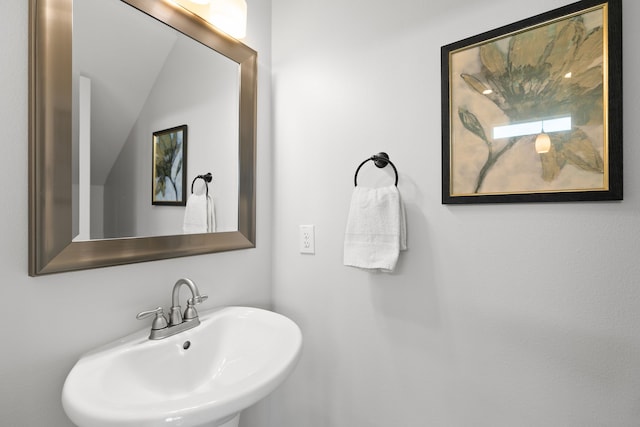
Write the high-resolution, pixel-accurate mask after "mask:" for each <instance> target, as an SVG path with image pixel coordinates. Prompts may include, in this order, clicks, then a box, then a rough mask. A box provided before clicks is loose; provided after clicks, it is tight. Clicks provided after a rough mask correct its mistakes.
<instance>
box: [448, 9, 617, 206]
mask: <svg viewBox="0 0 640 427" xmlns="http://www.w3.org/2000/svg"><path fill="white" fill-rule="evenodd" d="M600 49H601V50H600ZM599 52H602V57H601V58H600V57H599V55H600V54H599ZM441 64H442V76H441V78H442V81H441V86H442V203H443V204H466V203H513V202H568V201H604V200H622V198H623V188H622V186H623V177H622V0H608V1H602V0H582V1H579V2H576V3H573V4H569V5H567V6H564V7H561V8H558V9H554V10H552V11H549V12H546V13H542V14H540V15H536V16H533V17H530V18H527V19H524V20H522V21H518V22H515V23H512V24H509V25H506V26H503V27H500V28H497V29H494V30H491V31H487V32H485V33H482V34H479V35H476V36H473V37H469V38H466V39H464V40H460V41H458V42H455V43H451V44H448V45H445V46H442V48H441ZM572 69H573V71H572ZM598 71H600V73H599V72H598ZM565 110H566V113H564V112H563V111H565ZM563 114H564V115H563ZM566 114H568V116H567V115H566ZM567 118H568V122H569V123H568V124H567V123H566V122H567ZM501 121H502V122H503V123H502V124H503V126H497V125H496V123H499V122H501ZM487 123H489V124H492V125H495V126H494V127H493V128H492V130H493V133H492V134H490V136H488V135H489V132H488V129H487ZM557 123H564V125H566V126H565V127H564V129H565V130H560V131H555V130H554V132H548V136H549V138H548V141H547V144H546V147H544V146H543V145H545V144H544V137H542V136H541V137H540V138H538V136H537V135H540V134H543V133H544V134H547V131H546V130H545V129H544V126H545V125H547V128H553V129H555V128H558V129H560V128H562V127H561V126H553V124H557ZM538 124H539V125H540V131H539V132H533V131H532V130H531V129H529V130H528V132H531V133H529V134H521V135H519V136H504V135H511V134H512V133H513V134H515V133H517V132H512V131H513V130H516V129H517V128H518V127H517V126H513V125H521V126H520V127H526V126H532V129H533V127H535V126H537V125H538ZM498 131H500V132H498ZM523 132H526V130H523ZM494 137H495V138H494ZM600 139H601V140H600ZM536 140H539V141H540V147H539V150H540V151H537V150H538V149H534V147H535V141H536ZM529 145H530V146H531V147H529ZM516 148H517V149H516ZM545 149H547V150H548V151H547V152H543V151H544V150H545ZM536 161H537V162H538V163H539V164H538V165H536V164H535V162H536ZM600 175H601V178H600ZM560 178H561V179H560ZM600 183H601V185H600Z"/></svg>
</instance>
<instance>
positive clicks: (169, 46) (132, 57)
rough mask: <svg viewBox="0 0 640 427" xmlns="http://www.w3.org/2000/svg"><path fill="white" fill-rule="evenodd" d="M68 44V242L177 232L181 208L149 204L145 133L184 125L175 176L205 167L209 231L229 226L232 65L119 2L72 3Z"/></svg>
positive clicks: (234, 129)
mask: <svg viewBox="0 0 640 427" xmlns="http://www.w3.org/2000/svg"><path fill="white" fill-rule="evenodd" d="M114 28H117V29H118V30H117V31H113V29H114ZM72 45H73V100H74V104H73V131H74V134H73V142H74V163H73V164H74V181H73V183H74V187H73V188H74V194H73V200H74V214H76V216H75V218H77V219H75V220H74V229H73V235H74V240H76V241H79V240H87V239H102V238H119V237H142V236H160V235H172V234H180V233H182V232H183V221H184V217H185V207H184V206H154V205H152V203H151V199H152V194H151V192H152V190H151V183H152V169H153V168H152V158H153V152H152V138H151V135H152V134H153V133H154V132H157V131H160V130H163V129H168V128H173V127H175V126H178V125H182V124H186V125H187V126H188V141H185V144H184V145H185V148H188V149H187V150H186V151H185V152H186V153H187V156H186V157H187V158H186V159H184V160H185V161H182V159H181V158H179V159H177V161H176V162H175V165H174V171H175V173H176V174H178V175H181V176H184V177H186V181H187V183H188V185H189V184H190V183H191V182H192V180H193V179H194V178H195V177H196V176H197V175H202V174H205V173H207V172H211V173H212V174H213V175H214V178H215V179H214V181H213V182H212V183H211V184H209V195H210V197H211V202H212V203H211V210H212V215H214V217H215V223H216V229H215V231H236V230H237V228H238V223H237V216H238V193H237V188H238V108H239V105H238V101H239V98H238V95H239V83H240V82H239V73H238V64H237V63H236V62H234V61H232V60H230V59H229V58H227V57H225V56H223V55H219V54H217V53H216V52H215V51H212V49H211V48H210V47H208V46H205V45H203V44H202V43H199V42H197V41H195V40H193V39H191V38H189V37H187V36H185V35H184V34H182V33H180V32H178V31H176V30H175V29H173V28H171V27H169V26H167V25H166V24H164V23H162V22H160V21H158V20H156V19H154V18H152V17H150V16H148V15H146V14H144V13H141V12H139V11H138V10H136V9H134V8H132V7H131V6H130V5H128V4H126V3H123V2H118V1H108V2H105V1H104V0H75V1H74V4H73V44H72ZM80 100H82V101H80ZM187 144H188V145H187ZM78 156H83V157H86V158H85V159H82V158H81V159H78ZM76 159H78V160H77V161H76ZM167 179H168V178H167ZM177 182H178V184H180V183H181V182H182V180H177ZM178 190H179V192H180V193H181V194H183V195H184V196H186V197H188V196H189V195H190V188H186V189H185V188H179V189H178ZM203 190H204V188H203V186H202V182H200V183H198V185H197V186H194V192H195V193H196V194H198V193H201V192H203ZM174 196H175V195H174ZM193 205H194V204H192V207H191V209H192V210H193Z"/></svg>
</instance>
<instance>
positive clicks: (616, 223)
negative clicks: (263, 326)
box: [257, 0, 640, 427]
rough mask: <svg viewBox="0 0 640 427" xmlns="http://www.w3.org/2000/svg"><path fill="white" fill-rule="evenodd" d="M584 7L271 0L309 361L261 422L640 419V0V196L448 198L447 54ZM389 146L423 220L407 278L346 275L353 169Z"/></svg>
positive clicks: (278, 169) (628, 153) (639, 155)
mask: <svg viewBox="0 0 640 427" xmlns="http://www.w3.org/2000/svg"><path fill="white" fill-rule="evenodd" d="M568 3H570V0H562V1H560V0H539V1H536V2H532V1H527V0H483V1H476V0H448V1H446V2H434V1H424V0H398V1H395V2H389V1H381V0H373V1H371V0H367V1H365V0H350V1H342V0H326V1H322V2H304V1H303V2H301V1H297V0H273V36H272V37H273V88H274V94H273V99H274V166H273V170H274V194H275V203H274V208H275V210H274V220H275V227H274V234H273V235H274V242H275V247H274V253H275V254H276V256H275V258H274V280H273V283H274V296H273V298H274V302H275V308H276V309H277V310H278V311H280V312H283V313H284V314H286V315H288V316H290V317H291V318H293V319H294V320H295V321H297V322H298V324H299V325H300V326H301V328H302V331H303V334H304V351H303V356H302V359H301V361H300V364H299V366H298V368H297V370H296V371H295V372H294V374H293V375H292V377H290V379H289V380H288V381H287V382H286V383H285V385H284V387H283V388H281V389H280V390H279V391H278V392H277V393H276V394H275V395H274V396H273V398H272V399H271V409H272V410H271V415H270V421H269V422H266V421H265V422H263V423H262V424H257V425H261V426H267V425H268V426H271V427H302V426H304V427H327V426H331V427H345V426H350V427H362V426H366V427H374V426H380V427H382V426H385V427H386V426H394V427H400V426H403V427H404V426H406V427H416V426H429V427H437V426H443V427H471V426H473V427H500V426H505V427H511V426H536V427H538V426H545V427H550V426H558V427H560V426H562V427H566V426H608V427H611V426H629V427H631V426H637V425H638V423H639V421H638V420H640V268H639V263H638V256H639V255H640V246H639V245H640V243H639V241H640V196H639V195H638V194H639V193H640V188H639V186H640V185H639V182H640V171H639V170H638V168H635V167H633V166H632V165H634V164H635V163H636V162H640V148H639V145H638V144H637V142H636V139H637V138H636V135H638V134H640V121H638V120H637V117H638V113H639V108H640V104H639V103H638V99H640V84H639V83H638V81H637V79H635V76H637V75H638V74H639V73H640V61H639V60H640V55H639V54H638V51H637V49H636V46H635V41H636V40H638V39H640V28H639V27H638V26H637V25H635V21H636V20H637V19H638V18H640V3H638V2H635V1H629V0H625V2H624V8H625V12H624V31H625V32H624V37H625V46H624V74H625V76H626V77H627V78H626V79H625V91H624V92H625V95H624V96H625V98H624V112H625V130H624V136H625V146H624V155H625V165H626V168H625V171H624V182H625V200H624V201H623V202H622V203H615V202H614V203H571V204H513V205H482V206H470V205H467V206H443V205H442V204H441V203H440V197H441V194H440V188H441V187H440V185H441V184H440V183H441V175H440V174H441V167H440V161H441V149H440V141H441V133H440V46H442V45H445V44H448V43H451V42H454V41H457V40H461V39H463V38H465V37H468V36H472V35H475V34H479V33H481V32H483V31H486V30H489V29H492V28H497V27H499V26H502V25H505V24H508V23H511V22H515V21H517V20H520V19H523V18H526V17H528V16H532V15H535V14H538V13H541V12H544V11H547V10H551V9H554V8H556V7H560V6H562V5H565V4H568ZM379 151H386V152H388V153H389V154H390V156H391V159H392V161H394V163H395V165H396V166H397V167H398V169H399V172H400V184H399V188H400V191H401V193H402V194H403V196H404V199H405V201H406V205H407V210H408V227H409V251H408V252H406V253H404V254H402V255H401V259H400V262H399V266H398V268H397V270H396V272H395V273H394V274H391V275H386V274H371V273H367V272H363V271H358V270H355V269H351V268H348V267H344V266H343V265H342V244H343V234H344V228H345V224H346V218H347V209H348V203H349V198H350V196H351V191H352V186H353V184H352V182H353V174H354V172H355V168H356V166H357V165H358V164H359V163H360V162H361V161H362V160H364V159H366V158H367V157H368V156H370V155H372V154H374V153H377V152H379ZM363 169H365V168H363ZM373 169H375V168H373ZM372 173H377V174H379V175H378V176H379V177H380V182H381V183H382V182H387V183H388V182H389V181H388V180H389V179H390V178H389V177H388V176H385V175H384V173H381V172H379V171H373V172H372ZM385 179H387V181H385ZM299 224H315V226H316V255H314V256H313V255H311V256H310V255H301V254H299V253H298V251H297V249H298V245H297V242H298V225H299Z"/></svg>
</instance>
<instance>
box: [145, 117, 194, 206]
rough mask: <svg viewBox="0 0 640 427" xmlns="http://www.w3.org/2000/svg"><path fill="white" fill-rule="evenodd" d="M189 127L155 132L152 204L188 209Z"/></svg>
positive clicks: (177, 127) (183, 126)
mask: <svg viewBox="0 0 640 427" xmlns="http://www.w3.org/2000/svg"><path fill="white" fill-rule="evenodd" d="M186 169H187V125H182V126H176V127H174V128H171V129H165V130H161V131H157V132H154V133H153V169H152V172H153V176H152V181H151V182H152V191H151V204H153V205H168V206H185V205H186V204H187V198H186V195H185V189H186V188H187V181H186V180H187V174H186Z"/></svg>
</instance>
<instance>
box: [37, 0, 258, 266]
mask: <svg viewBox="0 0 640 427" xmlns="http://www.w3.org/2000/svg"><path fill="white" fill-rule="evenodd" d="M81 1H84V0H75V1H74V0H32V1H31V4H30V42H29V49H30V52H29V59H30V64H29V72H30V76H29V93H30V96H29V100H30V105H29V134H30V136H29V149H30V153H29V190H30V194H29V212H30V213H29V215H30V227H29V234H30V235H29V244H30V246H29V274H30V275H32V276H35V275H41V274H49V273H56V272H61V271H70V270H78V269H86V268H94V267H103V266H110V265H119V264H126V263H133V262H142V261H150V260H157V259H164V258H172V257H179V256H189V255H197V254H204V253H211V252H219V251H226V250H234V249H242V248H251V247H254V246H255V155H256V146H255V144H256V141H255V140H256V130H255V127H256V72H257V61H256V59H257V54H256V52H255V51H253V50H252V49H250V48H249V47H247V46H246V45H244V44H242V43H241V42H239V41H237V40H235V39H233V38H231V37H229V36H227V35H225V34H224V33H222V32H220V31H218V30H216V29H215V28H214V27H213V26H211V25H210V24H208V23H207V22H206V21H204V20H203V19H201V18H199V17H198V16H196V15H194V14H192V13H190V12H189V11H187V10H185V9H183V8H182V7H180V6H178V5H176V4H175V3H173V2H172V1H170V0H122V3H120V2H106V3H112V4H113V3H115V4H113V6H115V5H117V6H118V7H121V6H122V7H124V8H125V9H126V11H127V13H131V14H134V15H132V17H130V18H122V19H132V20H138V21H139V20H141V19H142V20H147V21H145V22H151V23H153V24H158V22H156V21H159V22H162V23H164V25H165V26H166V28H165V29H164V30H165V33H164V34H165V36H158V35H157V34H153V35H152V38H154V39H156V38H158V37H165V38H168V39H171V40H172V42H170V47H169V48H166V47H165V56H164V57H160V59H156V60H155V61H156V62H162V63H164V64H165V66H164V67H163V68H162V67H161V68H158V69H159V70H160V71H149V72H150V74H153V73H155V74H156V75H158V76H160V75H164V74H167V73H166V69H167V66H166V64H167V63H169V64H177V65H178V67H177V68H178V69H179V70H180V72H179V73H177V74H178V75H181V76H182V80H181V81H169V82H168V83H167V84H165V85H164V88H165V90H164V91H163V92H153V91H152V90H151V89H149V88H146V89H145V90H146V91H147V92H146V93H143V94H142V95H139V96H138V99H140V101H139V102H137V103H136V102H132V101H126V102H125V103H124V107H126V108H130V109H133V110H137V113H138V114H137V115H131V116H127V117H126V118H124V119H123V117H124V116H117V114H116V116H117V118H116V119H114V121H113V122H109V121H108V120H107V119H106V118H105V119H102V118H101V117H100V116H98V117H96V118H95V120H94V119H93V118H92V119H91V120H90V121H89V123H90V128H91V133H90V135H91V138H90V140H91V143H90V144H89V145H87V147H91V148H90V150H89V152H95V153H99V149H98V148H94V140H95V142H99V145H100V146H102V145H104V144H103V143H102V142H101V140H100V138H105V139H108V140H118V141H119V144H120V146H119V147H117V148H115V149H112V153H115V154H111V157H112V158H113V159H119V160H118V161H116V160H112V161H111V162H108V163H107V165H108V166H107V167H106V168H103V170H102V172H101V173H102V177H103V178H102V179H103V181H100V180H98V181H95V180H90V178H88V177H87V175H90V173H89V172H87V170H86V169H87V168H84V170H83V167H80V168H77V167H76V166H75V165H76V164H78V163H77V159H78V158H80V160H82V159H83V158H84V159H86V158H87V157H89V158H90V154H86V153H87V151H86V150H84V152H83V149H82V148H81V147H83V145H82V143H81V141H82V140H83V139H82V136H81V135H80V134H81V133H82V131H81V130H78V129H82V128H81V127H78V126H79V122H82V121H83V114H82V112H83V111H89V112H90V115H94V114H96V115H97V112H98V111H100V109H101V107H100V108H98V107H97V106H96V105H97V104H98V103H100V102H103V103H105V104H107V105H111V106H112V107H113V108H114V109H124V107H123V106H119V104H118V103H117V102H115V101H114V100H113V99H111V98H108V97H109V96H111V95H113V94H114V93H115V92H117V91H116V90H115V89H114V90H104V89H103V88H101V87H100V85H101V84H102V83H101V82H102V80H101V79H102V77H99V76H98V74H99V73H97V72H96V70H99V69H103V70H104V69H105V68H108V67H106V66H105V65H104V63H103V64H102V65H98V66H97V67H96V68H94V69H93V70H90V69H88V68H84V69H81V68H83V67H84V66H83V65H81V64H82V62H81V60H80V59H79V58H80V57H79V56H76V57H75V59H73V58H74V55H77V51H79V50H84V51H87V50H88V51H91V50H92V48H93V52H94V54H95V55H96V56H99V57H100V58H99V59H102V60H104V58H105V57H107V58H108V57H109V55H107V54H106V52H100V49H107V47H102V48H100V49H98V50H95V49H96V47H97V46H96V44H97V43H94V44H93V45H92V44H91V43H89V44H88V45H85V46H84V47H83V46H81V43H79V42H77V41H76V42H75V44H74V43H73V42H72V40H74V38H73V37H74V36H73V34H72V27H78V26H79V25H78V23H77V22H74V20H75V19H77V18H78V17H74V16H73V13H74V11H75V10H78V13H80V11H81V10H82V6H81V5H80V3H79V2H81ZM74 3H75V4H74ZM98 3H103V4H104V3H105V2H98ZM138 21H136V22H138ZM80 27H81V26H80ZM112 27H114V28H115V29H114V30H112V31H114V32H115V31H119V30H120V29H119V27H118V25H112ZM146 27H147V26H146V24H136V25H135V31H134V33H135V32H142V31H143V28H146ZM167 30H168V32H167ZM78 31H80V30H79V29H78ZM121 32H122V33H126V32H125V31H124V30H123V31H121ZM167 34H168V35H167ZM112 36H113V34H112ZM97 37H98V38H100V39H101V40H100V43H102V42H103V41H104V38H105V37H104V36H102V37H100V36H97ZM83 38H84V39H85V41H87V40H88V39H90V37H89V36H86V37H83ZM115 38H116V37H115V36H113V37H108V39H115ZM129 41H130V43H129V45H133V44H134V42H133V40H131V39H129ZM156 41H157V43H154V47H155V44H158V45H160V44H161V43H160V42H159V41H158V40H156ZM193 41H196V42H197V43H195V44H191V45H188V43H192V42H193ZM125 42H126V39H125ZM183 44H184V45H188V46H190V47H189V48H187V50H181V51H177V50H176V49H175V47H176V46H179V45H183ZM146 45H147V46H149V42H146ZM126 47H131V46H126ZM124 49H125V45H120V47H118V48H115V50H116V51H118V50H119V51H122V50H124ZM148 50H151V49H148ZM167 51H169V52H174V53H175V52H178V54H179V55H181V56H180V59H178V60H173V61H172V60H170V58H172V57H171V56H170V55H169V54H167ZM72 52H73V53H72ZM185 52H187V53H185ZM101 54H102V55H101ZM189 55H193V56H192V57H191V58H190V59H189V58H188V57H189ZM203 55H204V56H203ZM168 58H169V59H168ZM185 58H186V59H185ZM128 61H130V60H128ZM152 62H153V61H151V60H147V61H146V62H145V63H146V64H148V65H149V64H151V63H152ZM195 63H197V64H199V65H200V67H195V65H194V64H195ZM207 63H217V64H218V65H214V67H221V68H214V69H208V68H205V65H204V64H207ZM98 64H100V63H98ZM220 64H222V65H220ZM128 65H129V63H128V62H127V64H123V65H121V67H119V69H118V67H112V68H115V71H120V72H122V71H127V70H129V67H128ZM149 69H151V67H150V65H149ZM203 73H204V74H203ZM212 73H218V74H224V76H226V77H224V78H220V79H211V80H212V81H213V82H214V83H211V82H209V83H210V84H208V85H206V86H205V84H204V83H203V82H198V84H199V85H202V88H201V89H200V90H197V88H194V86H193V85H191V86H190V85H188V84H186V83H185V81H186V80H189V79H195V77H196V76H198V75H210V74H212ZM79 75H83V76H84V77H89V80H90V84H89V87H90V88H91V90H90V91H89V93H90V94H91V95H90V98H89V99H90V101H88V102H89V104H88V105H90V108H88V109H87V108H86V105H87V104H86V102H87V100H86V98H83V97H81V96H80V94H81V93H84V94H86V91H84V92H83V89H80V88H81V85H80V84H79V83H78V81H79V77H78V76H79ZM128 76H129V77H131V79H130V80H131V81H129V82H128V83H129V84H132V81H136V80H135V78H134V77H136V76H134V75H133V72H131V74H128ZM138 78H139V77H138ZM158 80H161V79H160V78H158V79H153V81H154V82H156V81H158ZM125 81H126V80H125ZM138 81H139V80H138ZM227 81H229V82H230V83H229V84H228V85H227V83H226V82H227ZM219 82H224V84H218V83H219ZM134 85H135V86H136V89H139V88H138V86H142V83H137V84H134ZM153 86H158V85H156V84H154V85H153ZM187 87H190V89H189V90H187ZM180 88H184V89H185V90H184V91H183V92H181V91H180ZM118 89H119V90H121V89H122V88H118ZM126 91H127V90H125V92H126ZM131 91H132V90H129V92H131ZM189 91H190V93H188V92H189ZM211 91H215V93H213V92H211ZM143 92H144V91H143ZM222 92H224V94H222V95H219V94H221V93H222ZM194 93H195V94H196V95H194ZM198 93H205V94H211V95H205V96H200V98H199V99H191V97H192V96H197V94H198ZM99 95H100V96H99ZM105 96H106V97H107V99H103V98H104V97H105ZM212 98H220V99H221V100H222V101H219V100H218V105H216V106H215V107H213V110H199V111H197V112H195V113H194V112H193V111H194V109H195V108H196V107H198V106H199V105H200V104H202V101H203V100H211V99H212ZM83 99H84V100H85V101H84V102H85V104H82V102H83V101H82V100H83ZM158 99H159V100H172V101H173V102H171V104H177V105H178V107H176V108H175V109H173V110H170V111H167V110H166V109H164V110H162V109H161V108H154V109H155V110H159V109H160V110H162V114H160V115H159V116H157V117H156V116H151V115H149V114H147V110H150V109H152V108H146V109H145V104H146V105H147V106H148V105H155V106H156V107H157V106H158V105H159V104H161V103H162V102H161V101H158ZM185 101H186V102H185ZM134 104H135V105H134ZM167 104H169V103H167ZM83 105H84V107H83ZM116 106H119V107H116ZM223 107H224V108H223ZM83 108H84V109H83ZM105 111H107V112H109V109H108V108H107V109H105ZM189 112H190V113H192V114H189ZM118 113H120V112H118ZM86 116H87V115H86V114H85V115H84V117H86ZM214 116H216V117H217V116H220V117H219V118H218V119H216V118H214ZM201 117H209V118H210V120H209V121H211V122H214V121H215V120H218V121H217V122H215V124H214V125H213V126H210V127H206V126H205V125H206V124H207V120H202V119H201ZM84 120H85V121H86V119H84ZM125 122H126V123H125ZM105 124H106V126H103V128H106V129H107V131H108V132H106V133H105V131H104V130H102V131H99V130H100V126H101V125H105ZM184 124H187V128H188V129H189V133H186V132H185V134H186V135H189V138H188V140H187V141H188V144H187V145H186V147H188V150H187V151H186V153H187V154H189V153H190V154H189V155H188V157H187V158H188V159H190V160H189V162H187V161H186V160H185V161H184V163H183V165H184V166H185V175H186V178H187V179H186V181H185V182H186V187H188V188H182V189H181V190H184V193H183V194H184V197H185V198H186V196H187V195H188V193H190V191H191V188H190V187H191V182H192V180H193V179H194V178H195V176H196V175H200V174H205V173H207V172H212V173H213V176H214V183H213V184H214V185H215V187H211V184H209V185H210V191H211V190H212V189H215V191H216V192H218V193H219V194H217V196H218V197H219V202H220V203H219V205H217V206H216V214H219V215H218V216H219V218H220V220H222V223H221V224H220V227H218V228H217V229H216V230H222V231H221V232H215V233H198V234H182V233H181V226H182V217H183V216H184V209H185V208H184V206H153V205H152V196H151V192H152V190H151V188H152V185H151V183H152V172H151V171H152V169H153V162H152V154H151V153H152V133H154V132H157V131H162V130H163V129H168V128H171V127H173V126H180V125H184ZM190 124H191V126H189V125H190ZM118 127H121V128H124V131H123V133H124V134H125V137H122V136H119V137H114V136H113V133H109V131H115V130H117V129H115V128H118ZM93 128H95V129H93ZM103 135H107V136H106V137H105V136H103ZM127 140H136V144H137V145H134V146H135V147H142V148H131V146H132V145H131V143H130V141H127ZM78 147H80V148H78ZM128 147H129V148H128ZM136 150H137V151H138V154H137V156H138V157H133V158H132V157H131V156H132V155H131V154H130V153H131V152H134V151H136ZM98 157H107V155H106V154H100V155H99V156H98ZM218 157H219V158H218ZM206 158H211V159H213V158H216V160H217V161H219V163H218V164H217V165H213V162H214V161H213V160H212V161H211V162H210V163H209V162H206V161H203V160H202V159H206ZM198 162H200V163H198ZM83 164H85V163H82V162H81V163H80V165H83ZM90 164H91V168H90V169H89V170H92V171H93V170H95V171H96V172H98V171H100V170H101V169H100V168H101V165H100V164H99V163H97V162H95V161H93V162H90ZM114 165H117V166H114ZM122 165H126V166H127V167H129V169H128V171H127V172H123V170H126V169H123V168H125V166H122ZM131 165H133V166H131ZM214 167H215V168H217V169H218V172H220V175H219V176H218V174H217V173H216V170H213V168H214ZM209 169H212V170H209ZM105 170H108V171H109V172H105ZM114 171H117V172H114ZM108 175H111V176H112V178H113V177H114V176H115V177H116V178H117V179H112V180H113V181H118V180H119V181H121V182H120V183H119V184H118V185H123V182H124V185H127V184H129V187H131V188H129V189H128V190H125V187H122V186H121V187H119V188H118V187H116V190H115V191H113V192H112V194H116V195H118V197H121V196H122V197H124V193H127V192H130V193H131V194H133V195H135V197H134V196H133V195H129V194H127V197H129V199H125V200H124V201H123V203H122V204H123V205H132V204H133V205H135V206H134V207H135V209H133V210H132V211H133V212H136V215H137V214H139V213H141V214H142V215H141V216H138V217H135V218H136V219H133V220H130V223H134V224H135V223H137V224H145V226H147V225H148V224H149V223H156V224H170V226H169V227H164V228H163V227H156V228H152V227H147V228H146V229H145V228H144V227H142V226H140V225H138V226H137V227H130V226H129V228H128V229H126V227H125V230H124V231H120V232H117V233H113V232H108V233H105V235H101V234H100V232H96V231H94V228H95V225H91V227H90V229H91V231H90V232H84V233H83V231H82V227H83V226H82V220H81V217H82V215H83V214H82V213H81V212H83V209H84V211H85V213H86V211H90V210H91V208H89V206H91V205H92V204H94V201H95V200H102V198H101V197H97V196H96V195H94V194H93V193H91V196H90V198H89V199H83V197H84V196H83V191H84V190H83V188H87V187H89V188H91V187H92V185H93V186H96V182H97V186H98V187H100V185H102V183H106V182H108V181H109V179H108V178H104V177H105V176H108ZM133 175H139V176H138V177H137V179H140V181H135V182H136V183H134V181H133ZM145 175H146V176H145ZM123 177H126V178H123ZM129 177H131V178H129ZM218 181H220V182H218ZM203 183H204V180H198V182H197V183H196V184H195V185H196V192H197V191H199V190H198V188H197V186H198V185H199V186H202V185H203ZM106 188H107V186H106V185H104V188H103V189H99V191H98V193H99V192H100V191H103V192H104V193H107V192H108V190H107V189H106ZM202 188H204V187H202ZM140 193H142V194H140ZM83 200H85V201H83ZM86 200H91V204H87V203H86ZM104 200H105V202H104V208H102V209H98V210H102V211H104V212H106V211H108V210H114V204H113V203H109V202H107V200H109V199H108V198H107V197H105V198H104ZM216 202H218V200H216ZM163 209H164V210H163ZM94 210H95V209H94ZM141 211H142V212H141ZM79 212H80V213H79ZM154 214H157V215H154ZM118 215H120V216H119V217H118V219H116V220H115V222H118V221H120V222H123V221H122V217H125V216H131V215H133V214H130V213H127V212H125V211H121V212H120V213H119V214H118ZM154 216H157V218H154ZM152 218H153V219H152ZM167 218H169V219H167ZM103 222H104V223H107V222H114V220H112V219H108V217H107V216H105V217H104V219H103ZM89 223H90V224H91V221H89ZM100 228H104V229H105V230H106V229H107V227H99V229H100ZM85 229H86V228H85ZM78 234H79V235H80V236H79V237H78ZM74 237H76V239H74ZM103 237H107V238H103Z"/></svg>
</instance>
